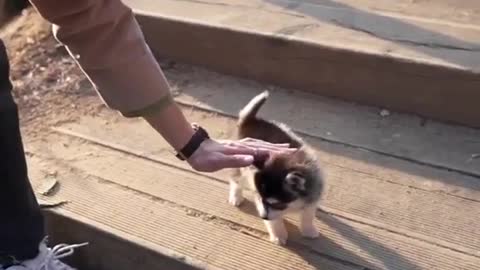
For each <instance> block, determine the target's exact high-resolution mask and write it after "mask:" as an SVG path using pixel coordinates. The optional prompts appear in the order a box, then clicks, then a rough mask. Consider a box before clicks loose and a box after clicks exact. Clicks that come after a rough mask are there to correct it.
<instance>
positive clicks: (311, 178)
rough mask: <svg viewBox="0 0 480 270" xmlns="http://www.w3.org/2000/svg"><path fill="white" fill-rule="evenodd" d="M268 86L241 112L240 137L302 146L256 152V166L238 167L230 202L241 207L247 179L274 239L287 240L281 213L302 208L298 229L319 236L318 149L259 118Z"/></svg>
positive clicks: (320, 186) (285, 128) (320, 183)
mask: <svg viewBox="0 0 480 270" xmlns="http://www.w3.org/2000/svg"><path fill="white" fill-rule="evenodd" d="M268 95H269V93H268V91H265V92H263V93H261V94H259V95H257V96H256V97H254V98H253V99H252V100H251V101H250V102H249V103H248V104H247V105H246V106H245V107H244V108H243V109H242V110H241V111H240V113H239V118H238V130H237V136H238V138H239V139H242V138H255V139H260V140H264V141H267V142H271V143H289V144H290V147H292V148H297V149H298V150H297V151H295V152H293V153H291V154H272V155H270V156H264V157H256V159H255V162H254V166H251V167H249V168H243V169H236V170H234V175H233V177H232V178H231V179H230V194H229V203H230V204H232V205H234V206H239V205H240V204H241V202H242V201H243V195H242V189H243V188H244V187H245V184H248V188H249V189H251V190H253V191H254V194H255V205H256V208H257V211H258V214H259V215H260V217H261V218H262V219H264V222H265V225H266V227H267V230H268V233H269V235H270V241H272V242H274V243H276V244H280V245H285V244H286V242H287V238H288V233H287V230H286V228H285V224H284V223H283V216H284V215H285V214H287V213H290V212H297V213H300V217H301V218H300V232H301V234H302V235H303V236H304V237H308V238H316V237H318V234H319V233H318V230H317V229H316V228H315V225H314V220H315V213H316V205H317V203H318V201H319V200H320V196H321V193H322V189H323V173H322V171H321V168H320V167H319V165H318V162H317V158H316V156H315V153H314V151H313V150H312V149H311V147H310V146H309V145H307V143H305V142H304V141H303V140H302V139H301V138H300V137H299V136H298V135H296V134H295V133H294V132H293V131H292V130H291V129H290V128H289V127H288V126H287V125H285V124H282V123H278V122H275V121H268V120H265V119H261V118H257V117H256V114H257V112H258V111H259V109H260V107H261V106H262V105H263V104H264V103H265V101H266V100H267V98H268Z"/></svg>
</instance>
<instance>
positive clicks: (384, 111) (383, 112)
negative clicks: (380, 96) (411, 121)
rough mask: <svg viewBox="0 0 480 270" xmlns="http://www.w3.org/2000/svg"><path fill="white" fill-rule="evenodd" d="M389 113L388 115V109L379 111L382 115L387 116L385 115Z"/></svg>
mask: <svg viewBox="0 0 480 270" xmlns="http://www.w3.org/2000/svg"><path fill="white" fill-rule="evenodd" d="M389 115H390V111H389V110H385V109H383V110H381V111H380V116H382V117H387V116H389Z"/></svg>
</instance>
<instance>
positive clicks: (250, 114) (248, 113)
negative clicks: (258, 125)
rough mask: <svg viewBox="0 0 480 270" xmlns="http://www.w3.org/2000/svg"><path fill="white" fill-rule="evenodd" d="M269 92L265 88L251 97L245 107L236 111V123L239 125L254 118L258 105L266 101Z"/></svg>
mask: <svg viewBox="0 0 480 270" xmlns="http://www.w3.org/2000/svg"><path fill="white" fill-rule="evenodd" d="M268 96H269V92H268V91H267V90H265V91H264V92H262V93H261V94H259V95H257V96H256V97H254V98H252V100H250V102H248V104H247V105H245V107H243V109H242V110H241V111H240V112H239V113H238V124H239V125H241V124H243V123H244V122H246V121H248V120H252V119H255V116H256V115H257V112H258V111H259V110H260V107H262V105H263V104H264V103H265V101H267V98H268Z"/></svg>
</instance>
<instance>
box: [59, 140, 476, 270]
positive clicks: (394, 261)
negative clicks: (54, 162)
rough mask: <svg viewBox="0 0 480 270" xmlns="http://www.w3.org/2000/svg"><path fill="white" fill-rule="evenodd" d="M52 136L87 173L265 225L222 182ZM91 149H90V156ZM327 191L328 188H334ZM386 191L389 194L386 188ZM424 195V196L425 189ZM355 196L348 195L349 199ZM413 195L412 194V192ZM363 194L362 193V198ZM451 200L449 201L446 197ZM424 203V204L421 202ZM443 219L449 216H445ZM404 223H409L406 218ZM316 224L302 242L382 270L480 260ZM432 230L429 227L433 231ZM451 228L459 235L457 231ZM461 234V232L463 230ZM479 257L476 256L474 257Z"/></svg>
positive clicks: (340, 225)
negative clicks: (229, 199)
mask: <svg viewBox="0 0 480 270" xmlns="http://www.w3.org/2000/svg"><path fill="white" fill-rule="evenodd" d="M54 141H55V142H57V143H56V144H52V145H51V150H50V151H51V153H50V154H53V155H54V156H56V157H57V158H59V159H62V160H63V159H64V160H68V161H69V164H72V165H74V166H75V167H78V168H80V169H81V170H84V171H86V172H88V173H89V174H92V175H97V176H99V177H101V178H103V179H108V181H112V182H114V183H116V184H119V185H121V186H124V187H127V188H131V189H134V190H138V191H140V192H143V193H146V194H150V195H153V196H155V197H159V198H163V199H166V200H168V201H171V202H174V203H177V204H180V205H184V206H187V207H189V208H192V209H196V210H199V211H201V212H205V213H209V214H211V215H213V216H216V217H219V218H221V219H224V220H228V221H232V222H234V223H235V224H241V225H243V226H245V227H251V228H254V229H255V230H264V228H263V224H262V223H261V220H259V219H258V218H257V217H256V216H253V215H252V214H247V213H242V212H241V211H238V210H236V209H234V208H233V207H230V206H229V205H227V204H226V192H227V187H226V186H225V185H223V184H222V183H220V182H211V180H208V179H203V180H202V179H201V178H199V177H198V176H196V177H194V176H191V175H190V176H189V175H188V173H187V172H185V171H178V170H172V169H170V168H167V167H165V166H160V165H158V164H155V163H152V162H146V161H142V160H139V159H137V158H132V157H128V156H125V155H123V154H121V153H116V152H112V151H108V150H107V151H105V150H103V151H102V148H101V147H98V146H89V145H88V144H77V143H74V142H73V141H71V142H70V146H69V147H66V148H65V147H63V146H60V145H62V143H61V142H62V138H54ZM82 153H84V154H82ZM90 153H94V154H93V155H90ZM328 190H329V192H331V190H332V188H329V189H328ZM357 191H358V189H357ZM382 192H383V191H382ZM384 192H387V193H388V192H389V191H388V190H386V191H384ZM392 192H393V191H392ZM397 192H398V191H397ZM388 195H391V192H390V193H388V194H386V196H388ZM422 195H424V196H426V195H425V194H422ZM334 197H335V196H334V194H332V196H331V197H329V196H327V198H330V199H329V200H333V199H332V198H334ZM342 198H343V197H342ZM354 198H355V197H352V198H350V199H351V200H353V199H354ZM414 198H415V196H413V199H414ZM417 198H418V197H417ZM431 198H433V197H430V199H431ZM364 199H365V198H362V200H364ZM384 201H385V199H384ZM340 203H342V202H340ZM372 203H377V204H382V203H383V201H379V200H378V201H375V199H372ZM449 203H452V202H451V201H449ZM453 203H454V202H453ZM396 204H398V203H392V205H396ZM446 205H448V204H446ZM422 207H428V206H426V205H422ZM456 207H460V209H461V208H462V207H466V208H468V210H474V211H475V208H474V207H471V208H469V207H470V206H468V205H466V204H464V203H463V204H461V205H458V204H457V205H456ZM477 208H478V207H477ZM457 211H458V210H457ZM398 212H401V211H400V210H399V211H398ZM250 213H251V212H250ZM472 213H473V212H470V214H471V215H472V216H475V214H472ZM406 214H407V215H405V216H408V213H406ZM387 217H388V216H387ZM392 218H394V217H392ZM402 218H405V217H402ZM415 218H416V217H414V219H413V220H415ZM433 218H437V216H433V217H430V219H431V220H430V221H431V222H435V220H434V219H433ZM461 218H465V216H461ZM446 219H447V220H449V218H446ZM397 221H398V220H397ZM292 223H294V224H296V220H295V219H292ZM405 223H406V224H408V222H405ZM425 224H427V223H425ZM317 225H318V228H319V229H320V231H321V232H322V233H323V236H324V237H325V238H322V239H321V240H320V241H314V242H313V243H307V244H305V245H308V246H309V247H310V248H311V249H312V250H314V251H316V252H319V253H326V254H327V255H329V256H333V257H336V258H340V259H341V260H345V261H349V262H352V263H354V264H358V265H363V266H366V267H368V268H371V269H384V268H383V267H386V269H452V267H460V268H458V269H475V268H473V266H474V265H475V264H476V263H480V258H478V257H475V256H474V255H478V254H470V255H467V254H465V251H467V252H473V251H468V248H461V249H462V250H458V252H454V251H452V249H455V248H457V246H456V245H452V244H450V245H449V246H448V247H441V246H440V245H439V244H438V242H437V243H434V244H432V243H427V242H425V241H423V240H422V241H421V240H419V239H415V238H412V237H409V236H405V235H402V234H397V233H394V232H393V231H395V228H379V227H372V226H369V225H365V224H361V223H358V222H354V221H352V220H349V219H345V218H342V217H339V216H332V215H329V214H320V215H319V220H318V224H317ZM457 225H458V224H457ZM461 225H468V224H461ZM461 225H459V227H458V228H455V227H450V230H454V229H460V228H465V226H461ZM400 226H401V225H400ZM470 226H471V224H470ZM432 227H433V225H432ZM466 228H468V229H469V230H470V232H471V230H472V229H473V230H474V228H472V227H468V226H467V227H466ZM434 229H435V228H432V230H434ZM468 229H467V230H468ZM450 233H452V231H450ZM455 233H456V234H458V232H457V231H455ZM460 237H462V236H461V234H460ZM469 237H470V239H471V238H475V237H473V236H472V234H470V235H469ZM294 239H295V238H294ZM297 241H298V242H300V243H303V242H304V241H299V240H297ZM433 242H435V241H433ZM441 244H443V243H441ZM477 260H479V261H478V262H477Z"/></svg>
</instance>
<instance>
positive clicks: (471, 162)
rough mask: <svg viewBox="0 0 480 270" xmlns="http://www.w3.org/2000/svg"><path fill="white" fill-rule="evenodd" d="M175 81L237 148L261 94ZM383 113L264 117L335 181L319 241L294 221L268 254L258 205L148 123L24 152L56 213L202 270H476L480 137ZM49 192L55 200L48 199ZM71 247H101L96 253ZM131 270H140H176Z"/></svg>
mask: <svg viewBox="0 0 480 270" xmlns="http://www.w3.org/2000/svg"><path fill="white" fill-rule="evenodd" d="M167 76H168V77H169V78H170V80H171V81H172V85H173V87H174V88H175V89H176V88H177V87H180V86H181V91H179V92H178V96H177V97H176V99H177V101H178V102H180V103H181V104H182V107H183V108H184V109H185V112H186V113H187V116H188V118H189V119H190V120H191V121H196V122H200V123H202V124H203V125H204V126H205V127H206V128H207V129H208V130H209V131H210V132H211V133H212V135H213V136H214V137H217V138H229V137H231V135H232V134H233V132H234V129H235V125H234V123H235V119H234V118H233V117H232V116H234V115H235V114H236V112H237V111H238V109H239V108H240V107H242V106H243V105H244V104H245V102H246V101H247V100H248V99H249V98H251V97H252V96H254V95H255V94H256V93H258V92H260V91H262V89H263V87H264V86H262V85H259V84H256V83H252V82H249V81H243V80H239V79H235V78H231V77H226V76H221V75H218V74H214V73H210V72H206V71H203V70H199V69H196V68H192V67H188V66H182V65H177V66H176V67H175V68H174V69H172V70H169V71H167ZM379 113H380V112H379V110H378V109H374V108H370V107H362V106H356V105H352V104H347V103H342V102H339V101H333V100H328V99H323V98H319V97H316V96H313V95H307V94H300V93H298V92H293V91H289V90H285V89H277V88H272V89H271V99H270V100H269V101H268V102H267V104H266V105H265V107H264V108H263V109H262V111H261V113H260V114H261V115H262V116H264V117H268V118H272V119H276V120H280V121H284V122H286V123H288V124H290V125H292V126H293V127H294V129H295V130H297V131H299V132H301V134H302V136H304V137H305V138H306V139H307V140H308V141H309V142H310V143H311V144H312V145H313V146H314V147H315V148H316V150H317V153H318V155H319V157H320V160H321V162H322V164H323V166H324V168H325V170H326V172H327V188H326V190H325V194H324V197H323V200H322V202H321V203H320V204H319V208H318V214H317V221H316V226H317V228H318V229H319V231H320V232H321V236H320V238H319V239H317V240H304V239H302V238H301V237H300V236H299V234H298V232H297V229H296V225H297V221H298V219H297V217H296V216H291V217H289V219H288V221H289V223H290V225H291V226H289V230H290V234H291V237H290V239H289V243H288V245H287V246H286V247H280V246H276V245H274V244H272V243H270V242H269V241H268V237H267V234H266V231H265V227H264V225H263V223H262V221H261V220H260V219H259V218H258V217H257V216H256V213H255V211H254V208H253V206H252V204H251V203H250V202H249V201H247V203H245V204H244V205H243V206H242V207H241V208H240V209H237V208H234V207H232V206H230V205H229V204H228V203H227V195H228V194H227V193H228V185H227V180H228V172H227V171H222V172H219V173H215V174H202V173H196V172H193V171H192V170H190V169H189V168H188V166H186V164H184V163H181V162H180V161H178V160H177V159H176V158H175V157H174V156H173V155H172V154H171V151H170V149H169V147H168V146H167V145H166V143H165V142H164V141H163V140H162V139H161V138H160V137H159V136H158V135H156V134H155V132H154V131H153V130H152V129H151V128H150V127H149V126H148V125H147V124H146V123H145V122H143V121H141V120H139V119H124V118H121V117H120V116H119V115H118V114H116V113H113V112H110V111H108V110H106V109H105V110H102V111H101V112H100V113H99V114H93V115H89V116H87V115H86V116H83V117H82V118H81V120H79V121H75V122H68V123H60V124H59V125H57V126H55V127H52V133H51V134H50V135H48V136H45V137H43V138H41V139H38V140H37V141H34V142H31V143H29V144H28V145H26V147H27V150H28V151H29V153H32V154H31V155H29V165H30V170H31V176H32V181H33V182H34V185H35V188H36V190H37V192H38V193H39V198H41V199H42V200H43V201H45V202H53V203H54V202H62V201H65V202H68V203H66V204H64V205H62V206H60V207H58V208H57V209H59V210H58V211H65V213H67V214H66V215H68V213H71V214H72V215H74V216H76V217H79V218H82V219H83V220H84V222H85V223H87V224H91V226H94V227H95V226H96V227H102V228H103V229H104V230H106V231H109V232H110V233H112V234H115V235H123V236H125V237H127V238H128V239H129V240H128V241H130V242H136V243H137V242H138V243H142V244H143V245H147V246H148V247H149V250H150V252H152V254H162V255H164V256H167V257H169V256H170V257H172V258H175V259H177V260H180V261H182V262H183V263H185V264H188V265H192V266H196V267H197V268H200V269H221V270H236V269H238V270H249V269H251V270H254V269H263V270H274V269H285V270H287V269H288V270H297V269H298V270H304V269H322V270H324V269H325V270H329V269H341V270H354V269H358V270H359V269H364V270H366V269H368V270H373V269H389V270H412V269H426V270H427V269H428V270H433V269H435V270H478V269H479V267H480V227H479V226H478V217H479V216H480V158H478V154H479V153H480V139H479V138H480V131H479V130H473V129H468V128H463V127H458V126H449V125H445V124H441V123H437V122H432V121H426V122H425V121H423V120H422V119H420V118H417V117H414V116H407V115H401V114H395V113H393V114H391V115H390V116H387V117H382V116H380V114H379ZM48 179H50V180H52V179H53V180H54V181H56V182H57V183H58V184H57V187H56V188H55V190H54V191H53V192H52V193H51V194H48V195H40V192H42V191H44V189H45V185H46V184H45V183H48V181H49V180H48ZM247 195H248V194H247ZM247 197H248V196H247ZM72 237H73V238H74V239H76V240H79V241H80V240H82V241H90V242H91V243H92V246H93V247H95V241H96V239H79V237H78V236H72ZM118 237H121V236H118ZM73 238H72V239H73ZM108 248H111V249H113V250H115V247H108ZM97 249H98V247H97ZM104 251H105V250H104ZM116 254H117V256H119V257H121V258H120V259H118V260H117V259H114V258H110V259H108V258H103V257H102V256H93V255H95V254H92V256H90V257H89V258H88V259H87V258H86V257H82V258H85V261H84V262H83V265H85V266H88V267H89V269H104V268H101V263H99V260H109V261H111V262H112V261H116V262H117V263H112V264H113V266H114V267H115V269H127V268H125V267H126V264H124V263H123V264H122V263H121V262H124V260H125V258H124V257H128V254H130V253H128V252H127V251H122V252H120V251H118V253H116ZM132 254H133V253H132ZM96 255H98V254H96ZM132 256H133V255H132ZM152 256H153V255H152ZM100 257H102V258H100ZM131 260H133V261H135V260H137V261H138V262H137V263H138V265H139V266H140V267H139V268H138V269H173V268H169V267H168V266H166V265H158V266H157V268H155V266H152V265H149V264H148V263H149V262H148V261H146V262H140V260H138V259H136V258H131ZM142 266H143V268H142Z"/></svg>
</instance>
